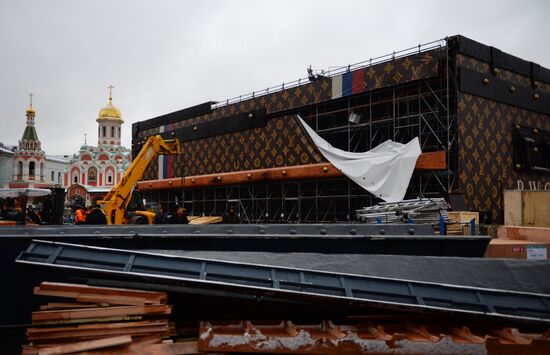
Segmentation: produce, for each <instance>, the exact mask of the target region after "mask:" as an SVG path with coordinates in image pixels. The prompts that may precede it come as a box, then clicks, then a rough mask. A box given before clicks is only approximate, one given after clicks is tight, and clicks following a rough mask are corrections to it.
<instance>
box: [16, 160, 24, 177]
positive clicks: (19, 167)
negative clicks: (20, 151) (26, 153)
mask: <svg viewBox="0 0 550 355" xmlns="http://www.w3.org/2000/svg"><path fill="white" fill-rule="evenodd" d="M17 175H19V176H22V175H23V162H22V161H20V162H18V163H17Z"/></svg>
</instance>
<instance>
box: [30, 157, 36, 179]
mask: <svg viewBox="0 0 550 355" xmlns="http://www.w3.org/2000/svg"><path fill="white" fill-rule="evenodd" d="M35 170H36V168H35V162H33V161H31V162H30V163H29V179H34V175H35Z"/></svg>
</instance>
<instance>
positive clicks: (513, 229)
mask: <svg viewBox="0 0 550 355" xmlns="http://www.w3.org/2000/svg"><path fill="white" fill-rule="evenodd" d="M497 237H498V238H499V239H515V240H528V241H532V242H541V243H548V244H550V228H547V227H523V226H499V227H498V229H497Z"/></svg>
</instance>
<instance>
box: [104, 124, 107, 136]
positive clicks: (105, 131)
mask: <svg viewBox="0 0 550 355" xmlns="http://www.w3.org/2000/svg"><path fill="white" fill-rule="evenodd" d="M105 136H107V127H105V126H103V138H105Z"/></svg>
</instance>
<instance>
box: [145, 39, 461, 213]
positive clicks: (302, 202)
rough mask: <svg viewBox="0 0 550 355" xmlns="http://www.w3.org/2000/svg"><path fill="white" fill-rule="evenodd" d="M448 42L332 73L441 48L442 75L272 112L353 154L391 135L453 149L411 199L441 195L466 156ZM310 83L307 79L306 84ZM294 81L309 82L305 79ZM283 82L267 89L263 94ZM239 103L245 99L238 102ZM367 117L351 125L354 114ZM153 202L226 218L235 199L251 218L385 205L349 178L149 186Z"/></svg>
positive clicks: (420, 179) (423, 175)
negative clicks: (293, 117) (299, 121)
mask: <svg viewBox="0 0 550 355" xmlns="http://www.w3.org/2000/svg"><path fill="white" fill-rule="evenodd" d="M448 42H449V41H448V40H447V39H445V40H441V41H436V42H432V43H430V44H428V45H425V46H418V47H415V50H413V49H412V48H410V49H408V50H405V51H402V52H398V53H393V54H389V55H386V56H382V57H379V58H376V60H374V61H373V60H370V61H368V62H362V63H357V64H354V65H350V66H348V67H346V68H343V69H341V70H338V71H336V72H335V73H331V75H330V76H332V75H337V74H341V73H342V72H345V71H347V70H351V69H358V68H365V67H367V68H368V67H369V66H371V65H375V64H381V63H384V62H388V61H391V60H393V59H396V58H400V57H405V56H408V55H412V54H417V53H422V52H425V51H427V50H434V49H436V51H435V52H434V53H437V55H438V56H439V57H438V58H437V59H438V68H439V73H438V75H437V76H435V77H432V78H430V79H420V80H416V81H412V82H409V83H405V84H399V85H394V86H391V87H387V88H382V89H377V90H370V91H366V92H363V93H360V94H356V95H352V96H346V97H342V98H340V99H335V100H331V101H328V102H322V103H319V104H314V105H310V106H305V107H300V108H298V109H295V110H290V111H285V112H282V113H277V114H273V115H271V117H276V116H277V115H288V114H289V113H290V114H292V113H295V114H299V115H300V116H301V117H302V118H303V119H304V120H305V121H306V122H307V123H308V124H309V125H310V126H311V127H312V128H314V129H315V130H316V131H317V133H319V135H321V136H322V137H323V138H325V139H326V140H327V141H328V142H330V143H331V144H332V145H334V146H335V147H338V148H341V149H344V150H348V151H367V150H370V149H372V148H374V147H375V146H377V145H378V144H380V143H382V142H384V141H385V140H387V139H391V140H394V141H398V142H403V143H406V142H408V141H409V140H411V139H412V138H414V137H416V136H418V137H419V139H420V143H421V147H422V150H423V151H445V152H446V159H447V169H446V170H442V171H425V172H415V174H414V175H413V178H412V179H411V183H410V186H409V190H408V193H407V196H408V198H417V197H426V198H429V197H441V196H442V195H446V194H447V193H449V192H450V191H453V190H455V189H456V188H455V187H456V185H457V183H458V181H457V178H456V175H455V171H456V167H457V160H458V153H457V151H458V149H457V147H456V145H457V129H456V119H455V114H456V100H455V96H456V85H455V79H454V78H455V74H454V56H453V55H452V52H451V51H450V50H449V43H448ZM306 82H307V81H304V82H303V83H306ZM294 84H295V85H294V86H298V85H301V84H302V81H301V80H299V81H297V82H295V83H294ZM287 88H289V86H288V84H287V85H286V86H285V85H282V86H281V87H277V88H275V89H274V88H271V89H266V90H265V91H262V93H263V94H267V93H272V92H273V91H274V90H275V91H276V90H283V89H287ZM260 94H261V93H256V94H254V93H252V94H251V95H245V96H244V97H239V99H237V98H234V99H231V100H227V102H225V103H224V102H222V103H219V104H217V106H215V108H218V107H222V106H224V105H227V104H230V103H234V102H238V100H245V99H251V98H254V97H258V96H259V95H260ZM236 100H237V101H236ZM352 112H353V113H356V114H359V115H360V116H361V120H360V122H358V123H354V122H350V120H349V116H350V114H351V113H352ZM145 197H146V198H147V199H148V200H152V201H158V202H160V203H162V204H164V205H165V206H168V208H169V210H173V209H174V205H175V204H181V202H182V201H183V203H184V205H185V207H186V208H187V210H188V212H189V214H192V215H207V216H212V215H222V214H223V213H224V212H225V211H226V210H227V207H228V201H234V204H235V205H236V207H237V210H238V213H239V214H240V216H241V221H242V222H243V223H272V222H276V223H294V222H296V223H326V222H336V221H340V222H342V221H346V222H350V221H353V220H354V217H355V211H356V210H357V209H360V208H362V207H365V206H371V205H374V204H376V203H377V202H379V201H380V200H379V199H376V197H374V196H373V195H371V194H369V193H368V192H367V191H365V190H363V189H361V188H360V187H358V186H357V185H356V184H354V183H353V182H351V181H349V179H346V178H333V179H323V180H309V181H308V180H299V181H283V182H271V183H258V184H246V185H238V186H227V187H223V186H221V187H205V188H195V189H186V190H181V191H177V190H171V191H169V192H166V191H147V192H145Z"/></svg>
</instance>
